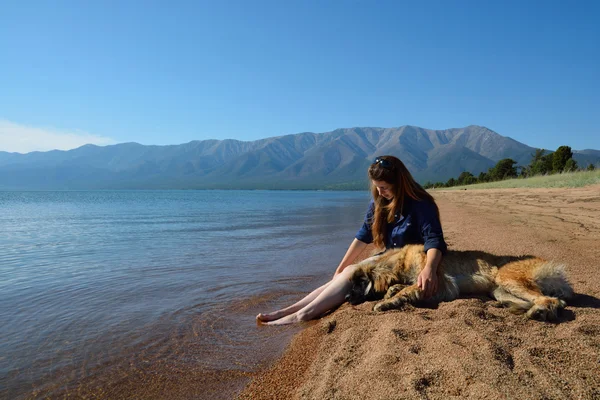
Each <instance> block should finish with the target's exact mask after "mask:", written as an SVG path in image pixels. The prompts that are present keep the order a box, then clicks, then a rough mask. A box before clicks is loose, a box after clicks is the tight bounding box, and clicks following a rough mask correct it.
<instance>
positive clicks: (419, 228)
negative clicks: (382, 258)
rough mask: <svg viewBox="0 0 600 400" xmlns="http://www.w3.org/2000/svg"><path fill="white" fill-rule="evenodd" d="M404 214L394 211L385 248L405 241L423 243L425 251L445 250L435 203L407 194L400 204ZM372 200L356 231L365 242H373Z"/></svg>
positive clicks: (388, 226) (397, 245)
mask: <svg viewBox="0 0 600 400" xmlns="http://www.w3.org/2000/svg"><path fill="white" fill-rule="evenodd" d="M402 209H403V210H402V212H403V214H404V215H400V214H396V218H395V220H394V222H392V223H388V224H387V226H386V235H385V247H386V249H393V248H396V247H402V246H404V245H407V244H424V245H425V252H427V250H429V249H439V250H441V251H442V252H443V253H445V252H446V250H447V248H448V247H447V245H446V242H445V241H444V233H443V232H442V224H441V223H440V220H439V218H438V216H437V212H436V210H435V206H434V205H433V203H431V202H429V201H426V200H425V201H418V200H413V199H412V198H410V197H407V198H406V200H405V201H404V205H403V207H402ZM374 211H375V203H374V201H373V200H371V203H370V204H369V210H368V211H367V215H366V216H365V222H364V223H363V226H362V227H361V228H360V230H359V231H358V233H357V234H356V238H357V239H358V240H360V241H361V242H364V243H372V242H373V234H372V232H371V225H372V224H373V213H374Z"/></svg>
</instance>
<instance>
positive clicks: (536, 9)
mask: <svg viewBox="0 0 600 400" xmlns="http://www.w3.org/2000/svg"><path fill="white" fill-rule="evenodd" d="M599 19H600V2H596V1H587V2H586V1H578V2H565V1H561V2H558V1H504V0H503V1H432V2H429V1H423V2H402V1H369V2H367V1H256V2H250V1H222V2H219V1H189V2H184V1H172V2H166V1H163V2H153V1H114V2H111V1H96V2H82V1H35V2H32V1H9V2H2V3H0V150H5V151H6V150H8V151H19V152H26V151H31V150H46V149H50V148H69V147H71V148H72V147H77V146H79V145H81V144H84V143H97V144H110V143H121V142H131V141H133V142H138V143H142V144H160V145H162V144H178V143H185V142H189V141H191V140H203V139H211V138H214V139H226V138H233V139H239V140H255V139H259V138H264V137H270V136H279V135H283V134H289V133H299V132H306V131H310V132H326V131H330V130H333V129H336V128H342V127H353V126H377V127H395V126H401V125H407V124H409V125H417V126H421V127H424V128H431V129H445V128H452V127H463V126H467V125H471V124H476V125H483V126H487V127H488V128H490V129H492V130H494V131H496V132H498V133H500V134H501V135H504V136H510V137H512V138H514V139H516V140H518V141H520V142H523V143H525V144H528V145H530V146H535V147H542V148H546V149H551V150H554V149H556V147H558V146H560V145H563V144H566V145H569V146H571V147H572V148H573V149H584V148H595V149H600V72H599V71H600V24H598V23H597V21H598V20H599Z"/></svg>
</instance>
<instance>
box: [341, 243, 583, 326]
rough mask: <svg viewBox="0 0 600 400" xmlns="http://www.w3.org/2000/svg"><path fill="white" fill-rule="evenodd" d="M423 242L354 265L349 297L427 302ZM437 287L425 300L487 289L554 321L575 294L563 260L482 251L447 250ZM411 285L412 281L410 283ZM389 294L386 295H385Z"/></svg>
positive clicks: (388, 304) (396, 303)
mask: <svg viewBox="0 0 600 400" xmlns="http://www.w3.org/2000/svg"><path fill="white" fill-rule="evenodd" d="M425 262H426V254H425V252H424V251H423V245H408V246H404V247H402V248H400V249H394V250H389V251H386V252H385V253H383V254H381V255H377V256H374V257H371V258H367V259H366V260H364V261H362V262H360V263H358V264H356V267H357V268H356V271H355V272H354V274H353V275H352V277H351V278H350V280H351V282H352V288H351V291H350V293H349V294H348V295H347V296H346V299H347V300H348V301H349V302H350V303H351V304H359V303H362V302H364V301H366V300H376V299H381V298H382V297H383V300H382V301H380V302H378V303H377V304H375V306H374V308H373V309H374V310H375V311H386V310H392V309H398V308H401V307H402V306H403V305H404V304H418V303H420V302H423V301H425V299H423V292H422V291H421V289H419V287H418V286H417V277H418V276H419V273H420V272H421V270H422V269H423V268H424V267H425ZM437 276H438V290H437V292H436V294H435V295H434V296H432V297H431V298H429V299H427V300H426V301H427V302H433V303H437V302H441V301H451V300H454V299H456V298H457V297H459V296H460V295H466V294H471V295H472V294H487V295H489V296H491V297H493V298H495V299H496V300H498V301H499V302H500V303H501V304H503V305H506V306H508V307H510V308H511V310H512V311H513V312H520V313H525V314H526V315H527V317H528V318H532V319H537V320H541V321H552V320H556V319H557V316H558V312H559V311H560V310H561V309H563V308H564V307H565V305H566V302H565V300H566V299H569V298H570V297H572V296H573V289H572V288H571V285H570V284H569V282H568V281H567V278H566V276H565V267H564V265H561V264H557V263H553V262H549V261H546V260H543V259H541V258H537V257H532V256H524V257H510V256H495V255H493V254H489V253H485V252H481V251H452V250H450V251H448V252H447V253H446V255H444V257H443V259H442V262H441V263H440V265H439V266H438V268H437ZM407 285H408V286H407ZM384 295H385V296H384Z"/></svg>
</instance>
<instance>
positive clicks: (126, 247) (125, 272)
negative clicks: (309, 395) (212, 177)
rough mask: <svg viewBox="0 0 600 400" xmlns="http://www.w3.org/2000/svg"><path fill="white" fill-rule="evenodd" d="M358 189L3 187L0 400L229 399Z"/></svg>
mask: <svg viewBox="0 0 600 400" xmlns="http://www.w3.org/2000/svg"><path fill="white" fill-rule="evenodd" d="M367 205H368V193H367V192H317V191H315V192H308V191H307V192H304V191H90V192H0V321H2V322H1V324H0V398H3V399H4V398H7V399H20V398H46V397H50V398H63V397H68V396H69V397H92V398H196V399H197V398H207V399H208V398H210V399H217V398H231V397H232V396H234V395H235V393H236V392H237V391H238V390H240V389H241V388H242V387H243V386H244V385H245V384H246V383H247V381H248V379H249V377H251V376H252V373H254V372H255V371H257V370H258V369H260V368H264V367H265V366H267V365H268V364H269V363H271V362H272V361H273V360H274V359H276V358H277V357H278V356H279V355H280V354H281V352H282V350H283V348H284V347H285V345H286V344H287V343H288V341H289V339H290V337H291V336H292V335H293V334H294V333H296V332H298V331H299V329H301V327H296V326H292V327H283V328H274V327H263V326H257V325H256V322H255V319H254V317H255V315H256V314H257V313H258V312H261V311H271V310H273V309H276V308H279V307H281V306H284V305H288V304H290V303H292V302H293V301H295V300H297V299H299V298H301V297H302V295H304V294H306V293H307V292H308V291H310V290H311V289H313V288H315V287H316V285H318V284H320V283H323V282H325V281H326V280H327V279H328V278H329V277H330V276H331V275H332V274H333V272H334V269H335V267H336V266H337V264H338V263H339V261H340V259H341V258H342V256H343V254H344V252H345V250H346V248H347V246H348V244H349V243H350V242H351V240H352V239H353V237H354V234H355V233H356V231H357V230H358V228H359V227H360V225H361V223H362V219H363V215H364V212H365V210H366V208H367Z"/></svg>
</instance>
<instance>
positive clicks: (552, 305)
mask: <svg viewBox="0 0 600 400" xmlns="http://www.w3.org/2000/svg"><path fill="white" fill-rule="evenodd" d="M566 305H567V303H566V302H565V301H564V300H560V299H555V298H545V299H543V300H541V301H540V302H539V303H538V304H534V305H533V307H531V308H530V309H529V311H527V318H531V319H536V320H538V321H556V320H557V319H558V313H559V312H560V311H561V310H562V309H563V308H565V306H566Z"/></svg>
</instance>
